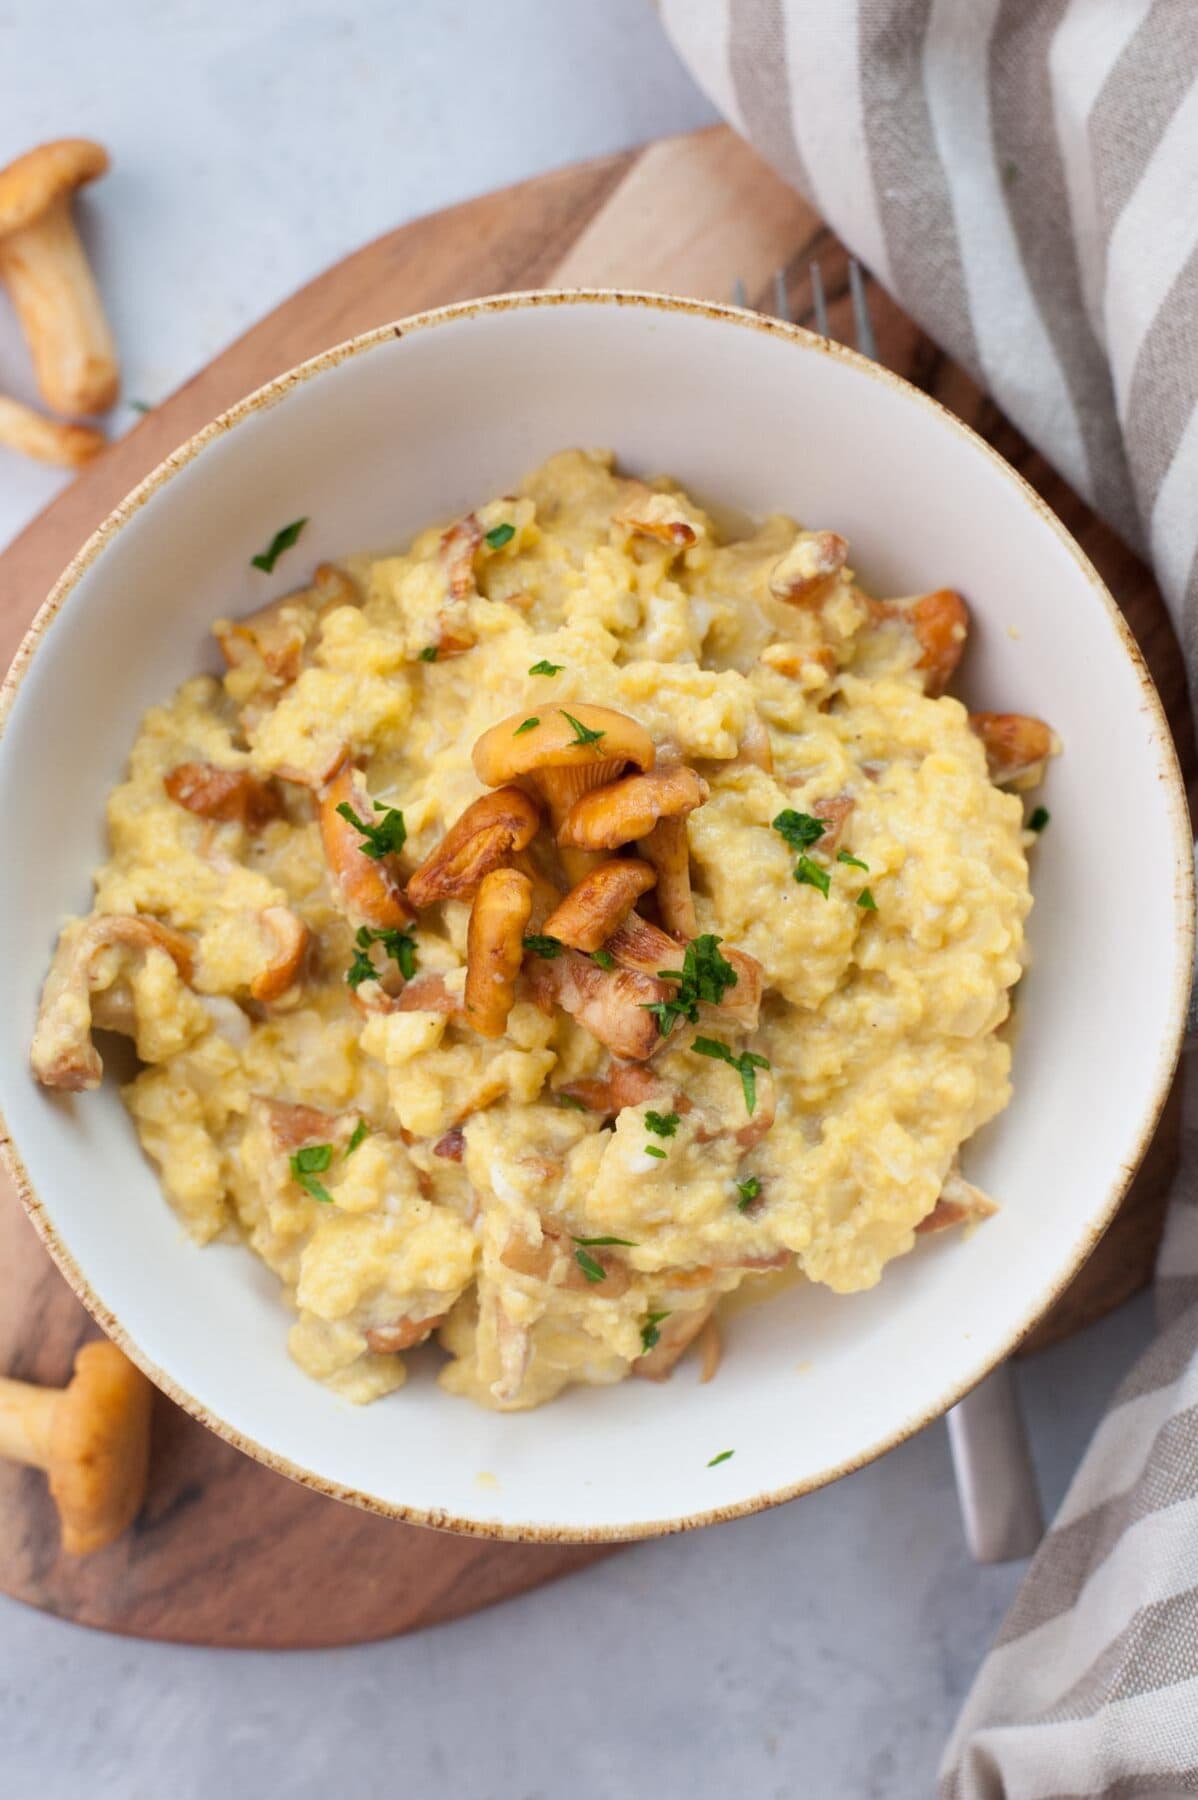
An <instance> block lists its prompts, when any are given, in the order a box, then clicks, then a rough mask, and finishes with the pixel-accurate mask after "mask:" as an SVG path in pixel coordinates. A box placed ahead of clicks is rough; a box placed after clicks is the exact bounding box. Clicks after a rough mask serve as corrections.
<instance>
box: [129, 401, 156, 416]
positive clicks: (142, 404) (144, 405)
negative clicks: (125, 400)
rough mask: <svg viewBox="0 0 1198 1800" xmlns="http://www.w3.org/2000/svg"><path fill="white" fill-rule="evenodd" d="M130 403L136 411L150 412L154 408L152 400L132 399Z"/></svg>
mask: <svg viewBox="0 0 1198 1800" xmlns="http://www.w3.org/2000/svg"><path fill="white" fill-rule="evenodd" d="M129 404H130V406H131V407H132V408H133V410H134V412H139V413H148V412H153V410H154V408H153V407H152V406H151V405H150V402H149V401H148V400H130V402H129Z"/></svg>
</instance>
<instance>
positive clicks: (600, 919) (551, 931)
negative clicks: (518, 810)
mask: <svg viewBox="0 0 1198 1800" xmlns="http://www.w3.org/2000/svg"><path fill="white" fill-rule="evenodd" d="M656 880H657V876H656V875H655V874H654V872H653V870H652V869H651V868H650V867H649V865H648V863H644V862H637V861H636V860H635V859H634V858H631V857H614V858H613V859H612V860H611V861H610V862H605V863H600V864H599V866H598V868H597V869H591V870H590V871H589V872H588V873H587V874H586V875H584V876H583V878H582V880H581V881H580V882H579V883H578V884H577V886H576V887H572V888H571V889H570V892H569V893H568V894H567V895H566V897H565V899H564V900H562V901H560V902H559V903H558V905H557V906H555V907H554V909H553V911H552V912H551V913H550V915H549V917H548V918H547V919H546V920H545V923H544V926H543V927H542V929H543V930H544V932H545V935H546V936H547V937H555V938H557V939H558V940H559V941H560V942H561V943H563V944H569V946H570V948H571V949H572V950H588V951H590V950H598V949H599V948H600V946H601V945H602V944H603V942H604V940H605V939H606V938H609V937H610V936H611V934H612V932H613V931H614V930H615V929H616V927H617V925H620V924H621V923H622V922H623V921H624V920H625V919H626V918H627V917H628V915H629V913H630V912H631V911H632V909H633V907H634V906H635V905H636V903H637V901H638V900H639V899H640V897H641V895H642V894H647V893H648V891H649V889H650V888H651V887H652V886H653V884H654V883H655V882H656Z"/></svg>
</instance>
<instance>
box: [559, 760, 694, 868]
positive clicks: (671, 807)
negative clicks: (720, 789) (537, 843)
mask: <svg viewBox="0 0 1198 1800" xmlns="http://www.w3.org/2000/svg"><path fill="white" fill-rule="evenodd" d="M709 792H710V789H709V788H708V786H707V783H706V782H705V781H704V780H703V779H702V777H701V776H699V775H696V774H695V771H694V770H693V769H688V768H687V767H686V765H685V763H673V764H668V765H666V766H665V767H662V766H660V765H659V766H658V767H657V768H655V769H652V770H651V771H650V772H649V774H647V775H627V776H625V778H624V780H623V781H612V782H607V783H605V785H604V786H603V787H597V788H592V789H591V791H590V792H589V793H587V794H583V795H582V796H581V797H580V798H579V799H578V800H576V801H575V802H574V805H573V806H572V807H571V808H570V811H569V812H568V813H567V815H566V817H565V818H564V819H563V820H562V823H561V826H560V828H559V830H558V834H557V841H558V843H559V844H569V845H573V847H574V848H575V849H579V850H615V849H617V848H618V847H619V846H620V845H621V844H628V843H632V842H634V841H635V840H636V839H638V838H643V837H648V835H649V833H650V832H651V831H652V830H653V827H654V826H655V825H656V824H657V822H658V820H659V819H675V818H681V817H683V816H684V815H685V814H686V813H689V812H693V811H694V810H695V808H696V807H697V806H702V804H703V802H704V801H705V800H706V799H707V796H708V793H709Z"/></svg>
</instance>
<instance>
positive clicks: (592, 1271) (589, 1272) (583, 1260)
mask: <svg viewBox="0 0 1198 1800" xmlns="http://www.w3.org/2000/svg"><path fill="white" fill-rule="evenodd" d="M574 1261H575V1262H576V1263H577V1264H578V1266H579V1268H580V1269H581V1270H582V1272H583V1274H584V1275H585V1276H586V1278H587V1280H588V1281H606V1280H607V1270H606V1269H605V1268H604V1267H603V1264H602V1263H601V1262H600V1261H599V1259H598V1258H597V1257H594V1256H591V1255H590V1253H589V1252H588V1251H586V1250H584V1249H583V1248H582V1247H581V1245H580V1246H579V1247H578V1248H577V1249H576V1250H575V1252H574Z"/></svg>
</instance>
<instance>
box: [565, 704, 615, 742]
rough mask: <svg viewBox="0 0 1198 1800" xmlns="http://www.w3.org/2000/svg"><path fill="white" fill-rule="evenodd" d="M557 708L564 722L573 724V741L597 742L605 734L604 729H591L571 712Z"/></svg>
mask: <svg viewBox="0 0 1198 1800" xmlns="http://www.w3.org/2000/svg"><path fill="white" fill-rule="evenodd" d="M559 710H560V711H561V715H562V718H563V719H565V721H566V723H567V724H568V725H571V726H573V729H574V742H575V743H576V744H597V743H598V742H599V739H600V738H601V737H606V736H607V733H606V732H605V731H592V730H591V729H590V727H589V726H587V725H584V724H582V722H581V721H580V720H578V719H576V718H575V717H574V715H573V713H568V712H566V711H565V710H564V709H561V708H559Z"/></svg>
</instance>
